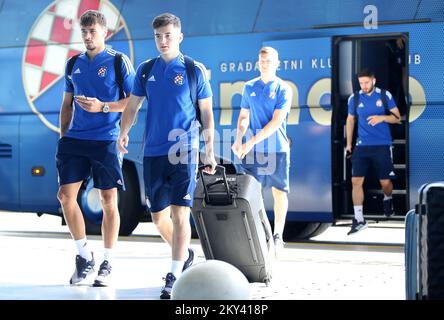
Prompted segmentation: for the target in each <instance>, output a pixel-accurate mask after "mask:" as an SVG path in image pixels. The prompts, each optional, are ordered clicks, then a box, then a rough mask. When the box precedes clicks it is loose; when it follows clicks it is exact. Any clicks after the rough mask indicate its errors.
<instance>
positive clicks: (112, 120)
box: [56, 10, 134, 286]
mask: <svg viewBox="0 0 444 320" xmlns="http://www.w3.org/2000/svg"><path fill="white" fill-rule="evenodd" d="M80 27H81V33H82V39H83V42H84V44H85V47H86V52H84V53H82V54H80V55H78V56H76V57H75V60H74V61H73V60H71V61H68V63H67V69H66V71H65V92H64V95H63V102H62V106H61V110H60V140H59V142H58V145H57V155H56V160H57V171H58V180H59V186H60V187H59V191H58V193H57V198H58V199H59V201H60V204H61V206H62V209H63V214H64V217H65V220H66V223H67V225H68V227H69V230H70V232H71V235H72V237H73V239H74V240H75V242H76V246H77V249H78V252H79V254H78V255H77V256H76V268H75V272H74V274H73V275H72V277H71V279H70V284H72V285H75V284H83V283H85V282H87V281H88V278H89V276H90V275H92V274H93V273H94V271H95V270H94V266H95V261H94V257H93V253H92V252H91V250H90V249H89V248H88V245H87V241H86V232H85V222H84V219H83V215H82V211H81V209H80V207H79V205H78V203H77V194H78V192H79V189H80V187H81V185H82V183H83V181H85V180H86V179H88V178H89V177H90V175H92V177H93V180H94V187H95V188H97V189H99V191H100V199H101V203H102V209H103V221H102V235H103V240H104V247H105V249H104V258H103V263H102V264H101V265H100V268H99V271H98V275H97V277H96V279H95V281H94V285H95V286H107V285H108V284H109V279H110V274H111V265H112V256H113V254H112V249H113V247H114V245H115V243H116V242H117V237H118V233H119V227H120V216H119V211H118V207H117V189H119V190H125V186H124V181H123V174H122V160H123V158H122V154H121V153H120V152H119V151H118V150H117V145H116V140H117V137H118V136H119V132H120V126H119V122H120V117H121V113H122V111H123V110H124V109H125V106H126V103H127V101H128V99H129V97H128V96H129V94H130V92H131V88H132V83H133V81H134V68H133V67H132V65H131V63H130V60H129V59H128V57H127V56H126V55H124V54H120V53H117V52H116V51H114V50H111V49H106V48H105V38H106V35H107V28H106V19H105V16H104V15H103V14H102V13H100V12H98V11H95V10H89V11H86V12H85V13H84V14H83V15H82V16H81V17H80ZM118 54H119V55H121V58H122V59H121V66H119V68H120V71H119V72H120V74H121V75H122V88H120V86H119V84H118V82H117V81H116V74H117V73H116V70H115V69H116V68H115V65H116V64H115V59H116V55H118ZM71 59H73V58H71ZM69 66H71V68H70V67H69ZM70 69H72V70H70ZM121 89H122V90H121ZM121 91H123V96H122V93H121ZM125 93H126V94H125Z"/></svg>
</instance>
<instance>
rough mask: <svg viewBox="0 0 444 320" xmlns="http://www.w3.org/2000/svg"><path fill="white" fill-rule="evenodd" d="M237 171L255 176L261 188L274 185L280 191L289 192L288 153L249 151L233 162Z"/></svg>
mask: <svg viewBox="0 0 444 320" xmlns="http://www.w3.org/2000/svg"><path fill="white" fill-rule="evenodd" d="M235 167H236V170H237V171H238V172H244V173H246V174H250V175H252V176H253V177H255V178H256V180H258V181H259V182H260V183H261V184H262V188H271V187H275V188H276V189H278V190H280V191H285V192H287V193H288V192H290V153H289V152H277V153H261V152H250V153H249V154H247V156H246V157H245V158H244V159H242V163H241V164H235Z"/></svg>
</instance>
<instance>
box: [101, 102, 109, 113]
mask: <svg viewBox="0 0 444 320" xmlns="http://www.w3.org/2000/svg"><path fill="white" fill-rule="evenodd" d="M102 112H103V113H108V112H109V105H108V104H107V103H105V104H104V105H103V108H102Z"/></svg>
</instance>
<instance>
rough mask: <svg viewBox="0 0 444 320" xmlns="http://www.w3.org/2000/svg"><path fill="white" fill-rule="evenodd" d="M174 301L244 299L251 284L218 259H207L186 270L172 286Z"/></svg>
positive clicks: (239, 273) (235, 270)
mask: <svg viewBox="0 0 444 320" xmlns="http://www.w3.org/2000/svg"><path fill="white" fill-rule="evenodd" d="M171 299H173V300H247V299H250V284H249V283H248V280H247V278H246V277H245V276H244V274H243V273H242V272H240V271H239V269H237V268H236V267H234V266H233V265H231V264H229V263H227V262H224V261H220V260H207V261H204V262H201V263H198V264H196V265H193V266H191V267H190V268H189V269H187V270H186V271H185V272H184V273H183V274H182V275H181V276H180V278H179V279H178V280H177V281H176V282H175V283H174V286H173V290H172V292H171Z"/></svg>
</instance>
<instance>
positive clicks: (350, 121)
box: [345, 114, 355, 153]
mask: <svg viewBox="0 0 444 320" xmlns="http://www.w3.org/2000/svg"><path fill="white" fill-rule="evenodd" d="M354 129H355V116H352V115H351V114H348V116H347V121H346V124H345V133H346V139H347V141H346V144H347V145H346V147H345V150H346V151H348V152H349V153H351V152H352V140H353V130H354Z"/></svg>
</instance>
